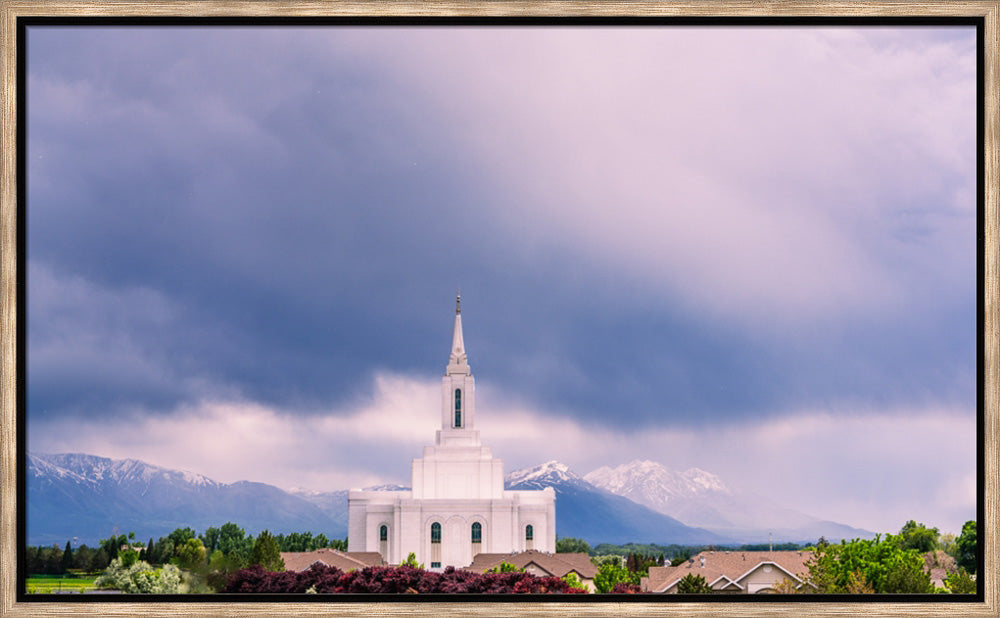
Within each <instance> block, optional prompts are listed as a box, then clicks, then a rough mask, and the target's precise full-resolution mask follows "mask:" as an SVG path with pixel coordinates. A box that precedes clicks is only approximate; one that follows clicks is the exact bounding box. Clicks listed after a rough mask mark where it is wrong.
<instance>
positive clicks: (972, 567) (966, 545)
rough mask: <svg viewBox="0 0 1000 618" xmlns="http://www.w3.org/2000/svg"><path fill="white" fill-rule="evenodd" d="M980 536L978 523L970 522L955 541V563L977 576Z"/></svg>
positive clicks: (963, 527)
mask: <svg viewBox="0 0 1000 618" xmlns="http://www.w3.org/2000/svg"><path fill="white" fill-rule="evenodd" d="M978 538H979V537H978V535H977V533H976V521H975V520H969V521H967V522H965V525H964V526H962V534H960V535H959V537H958V540H957V541H955V562H957V563H958V566H959V567H961V568H963V569H965V570H966V571H968V572H969V573H971V574H973V575H975V574H976V568H977V567H978V566H979V561H978V560H977V559H976V558H977V551H978V549H977V545H978Z"/></svg>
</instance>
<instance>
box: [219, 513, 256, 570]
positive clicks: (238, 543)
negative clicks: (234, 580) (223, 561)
mask: <svg viewBox="0 0 1000 618" xmlns="http://www.w3.org/2000/svg"><path fill="white" fill-rule="evenodd" d="M219 549H221V550H222V553H224V554H225V555H226V556H228V557H229V558H230V559H231V560H233V561H234V562H236V563H237V564H239V565H242V566H248V565H249V562H250V552H251V551H252V550H253V537H248V536H246V533H245V532H244V531H243V528H240V527H239V526H237V525H236V524H234V523H232V522H228V523H225V524H223V525H222V527H221V528H219Z"/></svg>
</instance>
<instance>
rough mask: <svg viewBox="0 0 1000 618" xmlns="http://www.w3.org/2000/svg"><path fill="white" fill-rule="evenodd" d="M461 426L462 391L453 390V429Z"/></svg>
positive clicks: (458, 389)
mask: <svg viewBox="0 0 1000 618" xmlns="http://www.w3.org/2000/svg"><path fill="white" fill-rule="evenodd" d="M461 426H462V389H460V388H456V389H455V427H461Z"/></svg>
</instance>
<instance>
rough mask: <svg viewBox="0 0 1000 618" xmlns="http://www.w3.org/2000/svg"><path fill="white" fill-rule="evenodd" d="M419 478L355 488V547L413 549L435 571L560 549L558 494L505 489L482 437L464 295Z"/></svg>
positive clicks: (386, 551)
mask: <svg viewBox="0 0 1000 618" xmlns="http://www.w3.org/2000/svg"><path fill="white" fill-rule="evenodd" d="M411 477H412V484H411V489H410V490H409V491H366V490H351V491H350V492H349V494H348V532H347V538H348V551H350V552H378V553H379V554H381V555H382V558H383V559H384V560H385V561H386V562H387V563H389V564H399V563H400V562H402V561H403V560H405V559H406V558H407V556H408V555H409V554H410V553H411V552H412V553H413V554H415V555H416V558H417V561H418V562H421V563H423V564H424V566H425V567H426V568H429V569H432V570H441V569H443V568H444V567H447V566H454V567H456V568H461V567H465V566H468V565H470V564H472V561H473V559H474V558H475V556H476V555H477V554H480V553H492V554H496V553H510V552H521V551H526V550H531V549H534V550H539V551H542V552H554V551H555V546H556V510H555V492H554V491H553V490H552V488H546V489H544V490H539V491H506V490H504V487H503V479H504V472H503V461H502V460H501V459H498V458H496V457H493V453H492V451H491V450H490V448H489V447H488V446H483V445H482V443H481V442H480V439H479V431H478V430H477V429H476V381H475V378H474V377H473V375H472V370H471V369H470V368H469V362H468V358H467V356H466V353H465V341H464V338H463V335H462V299H461V296H459V297H458V298H457V299H456V306H455V331H454V335H453V337H452V346H451V354H450V356H449V358H448V366H447V367H446V368H445V374H444V377H443V378H442V379H441V428H440V429H439V430H437V433H436V436H435V441H434V445H433V446H425V447H424V452H423V457H420V458H418V459H414V460H413V461H412V463H411Z"/></svg>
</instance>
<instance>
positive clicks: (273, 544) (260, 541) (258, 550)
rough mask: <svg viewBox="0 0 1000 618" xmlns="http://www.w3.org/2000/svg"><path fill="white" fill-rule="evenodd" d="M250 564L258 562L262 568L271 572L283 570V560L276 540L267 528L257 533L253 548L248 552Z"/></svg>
mask: <svg viewBox="0 0 1000 618" xmlns="http://www.w3.org/2000/svg"><path fill="white" fill-rule="evenodd" d="M250 564H251V566H252V565H258V564H259V565H260V566H262V567H264V570H266V571H271V572H273V573H276V572H278V571H284V570H285V561H284V560H283V559H282V558H281V550H280V549H279V548H278V541H277V540H275V538H274V537H273V536H271V533H270V532H268V531H267V530H263V531H261V533H260V534H258V535H257V540H256V541H255V542H254V544H253V550H252V551H251V552H250Z"/></svg>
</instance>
